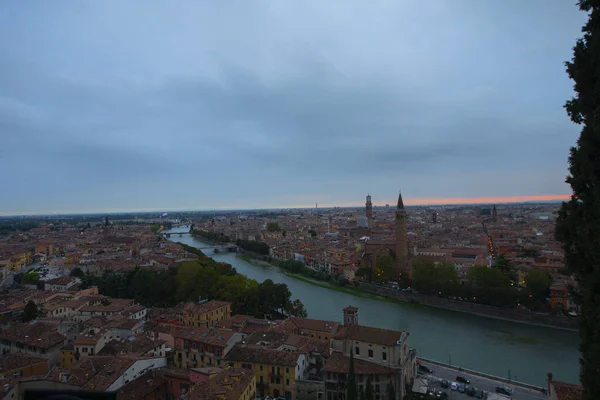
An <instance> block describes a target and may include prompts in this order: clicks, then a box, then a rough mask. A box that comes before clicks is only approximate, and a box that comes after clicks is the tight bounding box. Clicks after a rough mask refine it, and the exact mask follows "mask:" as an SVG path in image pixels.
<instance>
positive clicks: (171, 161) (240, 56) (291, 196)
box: [0, 1, 585, 213]
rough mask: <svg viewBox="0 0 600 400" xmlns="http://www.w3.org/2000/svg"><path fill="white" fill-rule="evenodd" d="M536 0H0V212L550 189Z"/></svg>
mask: <svg viewBox="0 0 600 400" xmlns="http://www.w3.org/2000/svg"><path fill="white" fill-rule="evenodd" d="M550 3H552V4H551V5H549V6H547V7H542V8H539V7H532V6H531V5H530V4H524V3H522V2H512V3H511V2H507V3H506V4H504V3H503V5H499V4H486V5H481V4H479V5H476V6H473V4H472V3H471V2H466V1H457V2H452V3H451V4H450V3H449V4H448V5H438V6H437V7H436V8H434V9H432V8H430V7H427V6H425V5H423V4H422V3H421V2H417V1H414V2H402V3H401V4H400V3H398V4H396V2H381V3H378V4H365V3H360V2H349V3H348V2H344V4H343V6H342V4H337V5H334V4H333V3H331V4H329V3H327V4H324V3H322V2H306V3H302V4H297V3H294V2H286V1H283V2H277V3H272V2H261V1H258V2H253V3H252V4H246V3H240V4H237V5H235V7H234V6H233V5H227V4H221V3H218V4H216V3H210V2H186V1H181V2H175V3H169V4H168V5H166V4H164V3H160V2H154V1H149V2H145V3H144V7H139V4H136V2H111V1H108V2H101V3H96V2H77V3H71V4H67V2H64V3H55V4H53V5H52V7H50V6H49V5H46V4H44V3H40V4H36V5H33V6H32V5H28V7H24V6H22V5H20V4H16V3H15V4H7V3H3V4H1V5H0V50H1V51H2V53H3V54H4V55H5V56H4V57H3V58H2V59H0V88H2V90H1V94H0V144H1V149H0V160H2V162H3V163H6V164H7V165H11V166H14V168H10V169H5V170H3V171H0V181H2V182H3V183H4V184H6V185H7V186H9V187H12V188H13V190H11V192H12V193H14V195H13V196H10V198H3V199H2V200H1V201H0V211H2V212H5V213H6V212H16V213H18V212H22V211H24V210H27V211H36V210H38V211H48V210H57V209H60V210H70V209H72V210H73V211H81V210H102V209H119V208H123V209H136V208H140V209H143V208H210V207H227V206H232V207H242V206H247V207H259V206H261V205H269V206H276V205H281V206H289V205H291V204H294V205H297V204H299V203H302V202H305V201H308V199H309V198H310V199H312V198H322V199H327V200H326V201H328V202H331V203H332V204H335V203H336V202H337V203H340V204H342V203H344V204H346V203H352V202H353V201H355V200H354V199H356V202H357V203H359V202H362V198H363V196H364V194H365V193H366V192H371V193H372V194H374V195H375V196H376V197H377V195H379V198H387V197H393V196H394V194H395V193H396V192H397V189H398V187H399V186H402V188H403V193H405V194H406V196H407V197H409V198H410V197H411V196H412V197H415V198H432V197H469V196H476V197H482V196H500V195H505V196H515V195H546V194H559V193H568V188H567V187H566V185H565V184H564V183H563V181H564V175H565V174H566V159H567V156H568V148H569V146H570V145H572V144H573V143H574V141H575V138H576V136H577V127H575V126H573V125H571V124H570V122H569V121H568V118H567V117H566V115H565V113H564V110H563V109H562V104H563V103H564V100H565V99H567V98H568V97H569V96H570V95H571V89H570V87H571V83H570V82H569V81H568V79H567V77H566V74H565V73H564V68H563V66H562V61H564V60H565V59H568V58H569V57H570V54H569V53H570V47H571V46H572V44H573V42H574V39H575V38H576V37H577V36H578V34H579V27H580V26H581V25H582V23H583V20H584V17H585V16H584V15H581V14H579V13H578V12H577V10H576V7H573V6H571V5H564V4H561V3H560V2H550ZM544 4H546V5H547V4H549V3H544ZM532 20H536V21H538V22H539V23H538V24H537V25H534V24H532V23H531V21H532ZM508 22H510V24H508V25H507V23H508ZM15 38H18V39H19V40H15ZM42 193H43V195H42ZM315 201H319V200H318V199H315ZM322 202H325V200H323V201H322ZM309 203H312V201H310V202H309Z"/></svg>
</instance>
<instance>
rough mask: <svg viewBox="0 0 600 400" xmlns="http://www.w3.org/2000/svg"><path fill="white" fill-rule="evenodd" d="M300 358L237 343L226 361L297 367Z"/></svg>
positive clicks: (292, 354) (289, 353)
mask: <svg viewBox="0 0 600 400" xmlns="http://www.w3.org/2000/svg"><path fill="white" fill-rule="evenodd" d="M298 357H299V354H298V353H292V352H289V351H283V350H274V349H268V348H265V347H262V346H256V345H242V344H239V343H237V344H236V345H235V346H233V347H232V348H231V350H230V351H229V353H227V356H225V359H226V360H228V361H239V362H247V363H258V364H268V365H285V366H295V365H296V361H297V360H298Z"/></svg>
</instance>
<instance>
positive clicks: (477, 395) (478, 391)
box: [475, 389, 483, 399]
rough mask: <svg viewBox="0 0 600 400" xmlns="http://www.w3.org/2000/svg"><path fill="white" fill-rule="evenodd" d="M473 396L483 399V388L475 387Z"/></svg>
mask: <svg viewBox="0 0 600 400" xmlns="http://www.w3.org/2000/svg"><path fill="white" fill-rule="evenodd" d="M475 398H477V399H483V390H481V389H475Z"/></svg>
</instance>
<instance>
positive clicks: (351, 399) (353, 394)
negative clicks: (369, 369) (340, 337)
mask: <svg viewBox="0 0 600 400" xmlns="http://www.w3.org/2000/svg"><path fill="white" fill-rule="evenodd" d="M346 400H358V388H357V387H356V376H354V354H353V352H352V351H350V367H349V368H348V380H347V381H346Z"/></svg>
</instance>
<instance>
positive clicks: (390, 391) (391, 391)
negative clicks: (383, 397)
mask: <svg viewBox="0 0 600 400" xmlns="http://www.w3.org/2000/svg"><path fill="white" fill-rule="evenodd" d="M387 396H388V399H389V400H396V391H395V390H394V386H393V385H392V384H391V383H388V385H387Z"/></svg>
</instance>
